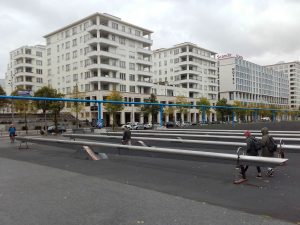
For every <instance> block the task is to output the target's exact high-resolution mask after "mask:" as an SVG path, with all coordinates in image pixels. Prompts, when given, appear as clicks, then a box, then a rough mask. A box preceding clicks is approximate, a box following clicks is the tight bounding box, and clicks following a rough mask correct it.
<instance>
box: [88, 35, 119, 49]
mask: <svg viewBox="0 0 300 225" xmlns="http://www.w3.org/2000/svg"><path fill="white" fill-rule="evenodd" d="M97 43H104V44H107V45H111V46H114V47H118V46H119V43H118V42H116V41H113V40H110V39H108V38H104V37H100V38H97V37H92V38H90V39H89V40H87V41H86V44H87V45H92V44H97Z"/></svg>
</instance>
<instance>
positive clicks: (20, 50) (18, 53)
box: [10, 48, 43, 59]
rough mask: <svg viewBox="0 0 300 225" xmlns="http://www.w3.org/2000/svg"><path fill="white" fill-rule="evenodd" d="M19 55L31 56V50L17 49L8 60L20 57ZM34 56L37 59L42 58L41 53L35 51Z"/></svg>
mask: <svg viewBox="0 0 300 225" xmlns="http://www.w3.org/2000/svg"><path fill="white" fill-rule="evenodd" d="M21 54H26V55H32V50H31V49H28V48H27V49H23V48H21V49H18V50H16V51H14V52H12V53H11V55H10V58H11V59H12V58H13V57H16V56H18V55H21ZM35 55H36V56H37V57H42V56H43V52H42V51H36V52H35Z"/></svg>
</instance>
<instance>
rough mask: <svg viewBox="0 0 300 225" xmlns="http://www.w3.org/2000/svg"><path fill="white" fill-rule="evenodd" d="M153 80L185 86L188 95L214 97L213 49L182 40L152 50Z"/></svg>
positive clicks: (214, 55) (213, 98)
mask: <svg viewBox="0 0 300 225" xmlns="http://www.w3.org/2000/svg"><path fill="white" fill-rule="evenodd" d="M153 55H154V57H153V62H154V82H156V83H167V84H170V85H173V86H176V87H180V88H186V89H187V90H188V92H189V96H188V97H190V98H201V97H207V98H208V99H209V100H211V101H212V102H213V103H215V101H216V100H217V95H218V88H217V87H218V84H217V59H216V53H215V52H212V51H210V50H207V49H204V48H201V47H199V46H197V45H195V44H193V43H190V42H185V43H182V44H178V45H174V46H173V47H171V48H162V49H158V50H156V51H154V53H153Z"/></svg>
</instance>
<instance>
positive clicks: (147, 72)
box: [137, 70, 153, 77]
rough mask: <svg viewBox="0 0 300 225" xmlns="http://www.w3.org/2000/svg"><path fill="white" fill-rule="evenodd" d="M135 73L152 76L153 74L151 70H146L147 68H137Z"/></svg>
mask: <svg viewBox="0 0 300 225" xmlns="http://www.w3.org/2000/svg"><path fill="white" fill-rule="evenodd" d="M137 74H138V75H144V76H148V77H152V76H153V72H152V71H148V70H138V71H137Z"/></svg>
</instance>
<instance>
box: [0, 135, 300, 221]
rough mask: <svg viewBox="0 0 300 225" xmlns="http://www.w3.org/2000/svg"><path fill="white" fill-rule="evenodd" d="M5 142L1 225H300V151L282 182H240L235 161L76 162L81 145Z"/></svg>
mask: <svg viewBox="0 0 300 225" xmlns="http://www.w3.org/2000/svg"><path fill="white" fill-rule="evenodd" d="M55 138H63V137H60V136H59V137H55ZM111 141H113V140H111ZM1 143H2V144H1V146H0V185H1V188H0V199H1V201H0V202H1V203H0V207H1V210H0V224H9V225H21V224H22V225H24V224H26V225H27V224H28V225H35V224H39V225H40V224H43V225H47V224H61V225H65V224H78V225H82V224H89V225H93V224H122V225H127V224H128V225H130V224H149V225H155V224H158V225H159V224H162V225H168V224H170V225H176V224H180V225H190V224H205V225H206V224H211V225H219V224H220V225H224V224H228V225H240V224H262V225H265V224H270V225H271V224H272V225H276V224H282V225H283V224H284V225H285V224H289V223H291V224H297V223H298V224H299V223H300V203H299V199H300V189H299V187H300V179H299V177H300V163H299V162H300V154H298V153H297V152H292V153H288V155H287V158H289V161H288V164H287V165H286V166H284V167H278V168H277V169H276V172H275V176H274V177H272V178H267V177H263V179H257V178H256V177H255V175H256V170H255V168H250V169H249V171H248V173H247V175H248V179H249V181H248V182H246V183H244V184H242V185H234V184H233V183H232V181H233V180H234V179H235V177H236V176H237V174H236V169H235V167H234V166H233V165H228V164H217V163H205V162H191V161H181V160H171V159H157V158H146V157H132V156H118V155H109V159H107V160H100V161H89V160H83V159H78V158H76V157H75V154H74V147H73V146H69V148H60V147H57V146H56V147H53V146H46V145H38V144H30V143H29V147H30V149H29V150H19V149H18V146H19V144H18V143H14V144H10V143H9V140H8V138H1ZM217 148H218V149H217ZM94 150H96V151H101V149H94ZM199 150H208V151H214V150H213V149H201V146H199ZM215 150H216V151H219V152H221V151H222V149H220V147H216V149H215ZM234 152H235V149H233V150H232V153H234ZM226 153H230V151H228V150H226Z"/></svg>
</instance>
